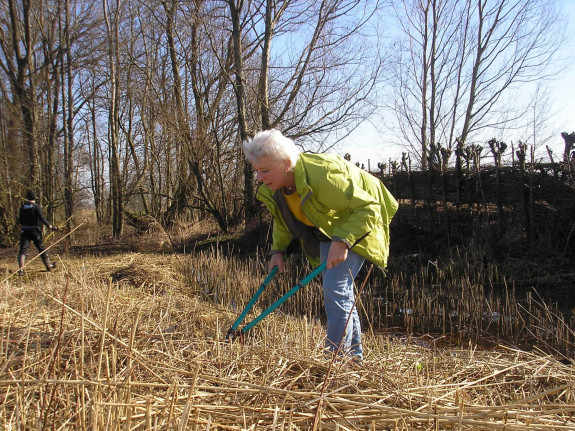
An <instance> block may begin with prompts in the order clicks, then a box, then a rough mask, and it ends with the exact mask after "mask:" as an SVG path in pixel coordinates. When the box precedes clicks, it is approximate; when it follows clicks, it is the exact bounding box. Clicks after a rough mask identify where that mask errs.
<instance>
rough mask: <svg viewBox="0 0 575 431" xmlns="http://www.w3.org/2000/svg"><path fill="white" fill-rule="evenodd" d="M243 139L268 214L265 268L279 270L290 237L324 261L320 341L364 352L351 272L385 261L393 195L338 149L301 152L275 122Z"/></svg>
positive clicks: (313, 258)
mask: <svg viewBox="0 0 575 431" xmlns="http://www.w3.org/2000/svg"><path fill="white" fill-rule="evenodd" d="M243 147H244V153H245V156H246V158H247V160H248V161H249V162H250V163H251V165H252V167H253V169H254V170H255V171H256V173H257V179H258V181H259V182H261V183H263V184H262V185H261V186H260V187H259V189H258V193H257V197H258V199H259V200H261V201H262V202H263V203H264V204H265V205H266V206H267V208H268V209H269V211H270V212H271V213H272V215H273V218H274V221H273V243H272V248H271V251H270V254H271V259H270V261H269V269H270V270H271V268H273V267H274V266H276V265H277V267H278V270H279V272H282V271H283V270H284V268H285V262H284V257H283V256H284V253H285V252H286V250H287V247H288V245H289V244H290V242H291V241H292V240H293V239H294V238H297V239H299V240H300V242H301V244H302V248H303V250H304V252H305V254H306V256H307V258H308V259H309V260H310V262H311V264H312V265H313V266H317V265H319V264H320V262H326V270H325V271H324V273H323V294H324V307H325V311H326V315H327V339H326V348H327V349H329V350H331V351H332V352H335V351H336V349H337V347H338V345H339V344H340V341H341V343H342V348H343V349H344V351H345V352H347V353H349V354H351V355H354V356H355V357H356V358H357V359H358V360H361V359H363V349H362V345H361V325H360V320H359V316H358V313H357V309H356V308H355V307H354V306H353V305H354V287H353V280H354V279H355V276H356V275H357V273H358V272H359V270H360V269H361V266H362V265H363V262H364V260H365V259H367V260H369V261H371V262H373V263H374V264H375V265H378V266H380V267H382V268H385V266H386V264H387V257H388V254H389V222H390V220H391V218H392V217H393V215H394V214H395V212H396V211H397V202H396V200H395V199H394V198H393V196H392V195H391V194H390V193H389V191H388V190H387V189H386V188H385V186H384V185H383V184H382V183H381V181H379V180H378V179H377V178H375V177H373V176H372V175H370V174H368V173H367V172H365V171H363V170H361V169H359V168H358V167H356V166H354V165H352V164H351V163H349V162H347V161H346V160H344V159H342V158H340V157H338V156H333V155H328V154H308V153H300V151H299V150H298V148H297V147H296V145H295V144H294V142H293V141H292V140H291V139H289V138H287V137H285V136H284V135H283V134H282V133H281V132H279V131H278V130H266V131H262V132H259V133H257V134H256V135H255V136H254V138H253V139H250V140H247V141H245V142H244V143H243ZM350 313H351V319H349V320H348V317H349V315H350ZM346 322H349V323H348V327H347V328H346Z"/></svg>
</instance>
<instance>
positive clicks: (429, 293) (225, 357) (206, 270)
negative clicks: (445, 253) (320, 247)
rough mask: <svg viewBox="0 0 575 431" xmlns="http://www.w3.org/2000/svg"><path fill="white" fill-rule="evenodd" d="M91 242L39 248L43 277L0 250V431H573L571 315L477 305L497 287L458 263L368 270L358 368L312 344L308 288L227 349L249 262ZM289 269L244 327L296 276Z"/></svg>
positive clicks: (256, 278) (34, 266) (318, 326)
mask: <svg viewBox="0 0 575 431" xmlns="http://www.w3.org/2000/svg"><path fill="white" fill-rule="evenodd" d="M91 232H93V230H90V229H85V230H83V233H82V234H81V235H78V237H77V238H79V239H78V240H77V243H79V242H82V246H77V245H75V244H74V243H73V242H72V243H70V244H67V245H66V247H63V246H62V247H60V248H58V247H55V248H54V249H52V250H51V253H52V258H53V259H54V260H57V261H58V263H59V266H58V268H57V270H56V271H53V272H51V273H46V272H44V271H43V269H42V265H41V263H40V261H39V259H37V260H31V261H30V263H29V264H28V266H27V268H26V270H27V271H26V275H25V276H23V277H18V276H16V275H15V274H14V272H13V271H14V269H15V257H14V255H15V250H3V251H2V254H1V256H0V280H2V283H1V286H0V294H1V296H0V297H1V302H0V334H1V335H0V358H1V359H0V429H5V430H16V429H22V430H24V429H41V430H44V429H51V430H67V429H73V430H87V429H91V430H104V429H106V430H168V429H169V430H172V429H178V430H199V429H202V430H208V429H209V430H216V429H217V430H256V429H260V430H272V429H278V430H279V429H293V430H298V429H299V430H308V429H318V430H319V429H324V430H328V429H330V430H331V429H334V430H335V429H338V430H365V429H382V430H411V429H421V430H442V429H454V430H480V429H484V430H495V429H497V430H499V429H501V430H503V429H505V430H546V429H548V430H562V429H563V430H572V429H575V417H573V414H574V412H575V378H574V377H575V373H574V369H573V365H572V362H571V360H570V355H572V349H573V347H572V345H573V329H572V328H573V325H572V322H569V321H568V320H566V319H565V318H563V317H562V314H560V312H559V311H558V310H557V309H556V308H555V306H551V305H548V304H546V303H545V302H544V300H543V299H542V298H540V297H537V296H536V295H531V296H529V295H528V296H527V297H526V301H517V300H516V299H514V298H516V296H515V292H513V291H512V289H513V288H512V286H509V290H508V291H507V295H508V298H505V295H503V296H501V295H498V296H496V295H493V294H492V293H491V292H489V290H488V286H490V284H489V282H492V281H493V280H499V281H502V282H503V279H502V277H500V276H498V274H497V268H496V267H492V268H489V267H488V268H481V270H479V269H474V265H475V264H474V259H473V256H464V255H462V256H460V257H459V258H458V259H457V260H454V263H452V264H449V263H442V262H433V263H432V262H429V263H428V264H427V265H424V266H422V267H421V269H420V271H419V273H417V274H415V275H411V276H409V277H407V276H406V275H405V274H402V273H395V274H394V273H392V272H391V271H390V273H389V274H387V276H386V277H384V274H383V273H381V271H379V272H378V270H377V271H376V270H373V271H369V268H368V265H367V268H365V270H364V271H362V273H360V275H359V276H358V279H357V280H356V281H357V283H358V286H357V288H358V289H360V288H362V287H364V288H363V290H362V295H361V302H360V304H359V307H360V314H361V316H362V319H363V321H364V333H363V336H364V351H365V360H364V362H363V364H362V365H361V366H358V365H357V364H354V363H350V361H349V360H348V359H347V358H345V357H344V358H337V359H335V360H333V359H332V358H330V357H328V356H326V355H325V353H324V351H323V349H322V347H323V342H324V336H325V333H324V326H323V317H322V310H321V309H322V306H321V291H320V285H319V281H318V280H314V281H312V282H311V283H310V284H309V285H307V286H306V287H305V288H304V289H302V291H300V292H299V293H298V294H297V295H296V296H295V297H293V298H291V299H290V300H289V301H288V302H286V303H285V304H284V305H283V306H282V307H281V308H280V309H278V310H277V311H276V312H275V313H273V314H272V315H270V316H268V317H267V318H266V319H264V320H263V321H262V322H261V323H260V324H259V325H257V326H256V327H254V328H253V329H252V331H250V333H249V334H248V335H247V336H246V337H244V338H242V339H235V340H228V339H226V332H227V330H228V329H229V327H230V325H231V324H232V323H233V322H234V320H235V319H236V317H237V316H238V314H239V312H240V311H241V310H242V309H243V308H244V307H245V305H246V303H247V302H248V301H249V299H250V298H251V295H252V294H253V293H254V291H255V289H256V288H257V287H258V286H259V284H260V283H261V281H262V280H263V278H264V277H265V275H266V271H265V260H264V259H263V258H262V257H261V256H260V254H263V253H261V252H256V253H255V254H253V255H251V256H249V257H248V258H245V257H240V256H237V255H235V254H234V253H229V252H226V250H224V249H223V247H224V246H223V245H221V244H219V243H218V241H217V240H215V241H214V246H213V247H205V248H202V249H200V247H198V248H197V249H189V250H186V251H185V252H174V251H173V250H174V248H173V245H174V241H173V239H174V237H175V236H177V235H178V233H173V232H172V233H170V234H169V235H168V234H165V232H163V231H162V232H152V233H151V234H150V236H149V238H148V239H141V238H140V239H139V240H138V241H140V242H141V243H140V244H127V243H124V244H121V245H119V244H116V246H113V245H109V246H101V245H98V244H95V243H94V244H92V243H91V242H92V241H100V240H101V239H99V238H98V239H97V238H91V235H92V233H91ZM80 239H81V241H80ZM50 240H51V242H54V241H55V238H51V239H50ZM50 240H49V241H48V243H50ZM143 241H149V242H148V243H142V242H143ZM206 241H209V238H208V239H207V240H206ZM60 245H61V244H58V246H60ZM144 250H146V251H144ZM150 250H154V252H150ZM290 264H291V265H290V271H288V272H286V273H284V274H281V275H279V276H277V277H276V278H275V279H274V281H273V282H272V283H270V285H269V286H268V288H267V289H266V290H265V291H264V294H263V295H262V297H261V298H260V301H259V302H258V303H257V304H256V306H255V307H254V309H253V311H252V312H251V313H250V314H249V315H248V316H247V319H246V321H249V320H250V319H252V318H253V317H255V316H256V315H257V314H259V312H260V311H261V310H262V308H263V307H265V306H266V305H269V303H271V302H272V301H273V300H274V299H275V298H277V297H278V296H279V295H280V294H281V293H283V292H284V291H286V290H287V289H289V288H291V287H292V286H293V285H294V284H295V283H296V282H297V281H298V280H299V279H301V278H302V277H303V276H305V275H307V273H308V272H309V270H310V268H309V267H307V266H306V265H305V264H304V263H303V262H302V261H301V260H299V258H298V256H297V255H294V256H293V257H292V261H291V262H290Z"/></svg>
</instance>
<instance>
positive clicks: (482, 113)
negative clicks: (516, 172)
mask: <svg viewBox="0 0 575 431" xmlns="http://www.w3.org/2000/svg"><path fill="white" fill-rule="evenodd" d="M556 4H557V2H556V1H554V0H542V1H535V0H466V1H457V0H425V1H419V0H403V1H402V2H401V3H400V4H399V6H398V7H396V8H395V15H396V18H397V20H398V22H399V23H400V26H401V29H402V33H403V38H402V39H401V40H400V43H399V46H400V60H399V61H398V65H399V67H398V71H397V74H396V77H397V78H396V98H395V106H394V109H395V112H396V115H397V121H398V124H399V127H400V130H401V134H402V136H403V137H404V138H405V139H406V140H407V141H408V142H409V143H410V145H411V148H412V151H413V152H414V153H416V155H417V157H418V159H419V160H420V161H421V166H422V167H423V168H426V157H427V154H426V152H427V150H428V145H429V143H430V142H433V143H438V142H442V143H443V144H444V145H445V146H446V147H447V148H448V149H452V148H453V146H454V145H455V142H456V138H460V139H461V140H462V142H466V141H469V140H470V139H473V138H477V137H478V135H479V134H480V133H481V132H482V131H484V130H486V129H502V128H503V127H509V124H510V123H511V122H512V121H514V120H517V119H518V118H520V117H521V116H522V115H523V114H524V113H525V110H526V106H527V102H524V103H523V104H521V105H515V106H510V105H508V104H507V103H506V102H507V101H508V99H507V98H508V97H511V96H512V95H513V94H514V92H517V91H519V90H520V89H521V86H522V85H523V84H525V83H530V82H536V81H540V80H544V79H545V78H549V77H550V76H552V75H553V74H554V73H556V72H557V69H556V68H553V67H551V66H552V65H553V60H554V56H555V54H556V53H557V50H558V48H559V47H560V46H561V43H562V42H563V40H564V32H563V31H562V28H561V26H559V25H558V24H557V23H558V22H559V21H560V17H559V13H558V10H557V7H556Z"/></svg>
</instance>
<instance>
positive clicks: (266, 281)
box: [228, 266, 278, 334]
mask: <svg viewBox="0 0 575 431" xmlns="http://www.w3.org/2000/svg"><path fill="white" fill-rule="evenodd" d="M277 272H278V267H277V266H274V267H273V268H272V270H271V271H270V273H269V274H268V276H267V277H266V279H265V280H264V281H263V282H262V284H261V285H260V287H259V288H258V290H257V291H256V293H254V296H253V297H252V299H250V302H248V305H246V308H245V309H244V311H242V313H241V314H240V315H239V317H238V318H237V319H236V321H235V322H234V324H233V325H232V327H231V328H230V330H229V331H228V334H230V333H234V332H235V331H236V329H238V326H240V323H241V322H242V320H244V318H245V317H246V314H248V313H249V311H250V310H251V309H252V307H253V306H254V304H255V303H256V301H257V300H258V298H259V297H260V295H261V294H262V292H263V291H264V289H265V288H266V286H267V285H268V284H269V282H270V281H271V280H272V278H274V276H275V275H276V273H277Z"/></svg>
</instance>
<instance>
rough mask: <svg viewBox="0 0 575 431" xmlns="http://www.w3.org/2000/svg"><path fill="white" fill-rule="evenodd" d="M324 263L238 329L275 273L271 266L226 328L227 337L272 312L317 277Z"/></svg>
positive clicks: (247, 328)
mask: <svg viewBox="0 0 575 431" xmlns="http://www.w3.org/2000/svg"><path fill="white" fill-rule="evenodd" d="M326 265H327V263H326V262H323V263H322V264H321V265H320V266H318V267H317V268H316V269H314V270H313V271H312V272H311V273H310V274H309V275H308V276H307V277H305V278H304V279H303V280H301V281H300V282H299V283H298V284H296V285H295V286H294V287H292V288H291V289H290V290H289V291H287V292H286V293H285V294H284V295H283V296H282V297H281V298H279V299H278V300H277V301H276V302H274V303H273V304H272V305H270V306H269V307H268V308H266V309H265V310H264V311H262V313H261V314H260V315H259V316H258V317H256V318H255V319H254V320H252V321H251V322H250V323H248V324H247V325H245V326H244V327H243V328H241V329H238V327H239V326H240V323H241V322H242V320H244V318H245V317H246V314H248V312H249V311H250V310H251V309H252V307H253V306H254V303H255V302H256V301H257V299H258V298H259V297H260V295H261V294H262V292H263V291H264V289H265V287H266V286H267V285H268V283H269V282H270V281H271V279H272V278H273V277H274V275H275V274H276V272H277V270H278V267H277V266H274V267H273V268H272V270H271V271H270V273H269V274H268V276H267V277H266V279H265V280H264V282H263V283H262V284H261V286H260V288H259V289H258V290H257V291H256V293H255V294H254V296H253V297H252V299H251V300H250V302H248V305H247V306H246V308H245V310H244V311H242V313H241V314H240V316H239V317H238V318H237V320H236V321H235V322H234V324H233V325H232V327H231V328H230V329H229V330H228V333H227V338H232V339H233V338H236V337H239V336H242V335H244V334H246V333H247V332H248V331H249V330H250V329H251V328H253V327H254V326H256V325H257V324H258V323H259V322H260V321H261V320H262V319H263V318H264V317H266V316H267V315H268V314H270V313H271V312H273V311H274V310H275V309H276V308H278V307H279V306H280V305H282V304H283V303H284V302H285V301H286V300H287V299H288V298H289V297H291V296H293V295H295V294H296V293H297V292H298V291H299V290H300V289H301V288H302V287H304V286H305V285H306V284H308V283H309V282H310V281H311V280H313V279H314V278H315V277H317V276H318V275H319V274H321V273H322V271H323V270H324V269H325V268H326Z"/></svg>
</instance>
